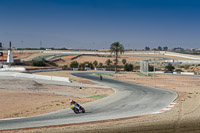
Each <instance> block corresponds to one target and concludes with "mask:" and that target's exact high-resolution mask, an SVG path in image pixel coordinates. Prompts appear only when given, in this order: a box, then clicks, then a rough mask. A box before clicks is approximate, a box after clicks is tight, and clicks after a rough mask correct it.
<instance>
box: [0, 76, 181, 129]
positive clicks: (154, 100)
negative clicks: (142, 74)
mask: <svg viewBox="0 0 200 133" xmlns="http://www.w3.org/2000/svg"><path fill="white" fill-rule="evenodd" d="M73 75H74V76H78V77H82V78H86V79H89V80H92V81H94V82H97V83H100V84H102V85H105V86H108V87H111V88H113V89H114V90H115V91H116V92H115V93H114V94H112V95H111V96H108V97H105V98H103V99H100V100H97V101H94V102H90V103H87V104H84V105H83V107H84V108H85V109H86V113H84V114H83V113H82V114H75V113H74V112H73V111H72V110H71V109H70V108H68V109H64V110H60V111H57V112H53V113H49V114H44V115H39V116H35V117H27V118H17V119H5V120H0V130H6V129H19V128H30V127H42V126H52V125H61V124H72V123H82V122H92V121H99V120H109V119H116V118H124V117H133V116H140V115H145V114H150V113H153V112H157V111H160V110H161V109H163V108H165V107H167V106H168V105H169V104H170V103H171V102H173V101H174V100H175V99H176V98H177V94H176V93H175V92H172V91H166V90H161V89H155V88H151V87H147V86H141V85H136V84H132V83H128V82H123V81H119V80H114V79H111V78H105V77H103V80H100V78H99V76H98V75H96V74H94V73H73ZM49 82H51V81H49ZM57 83H58V84H59V82H57Z"/></svg>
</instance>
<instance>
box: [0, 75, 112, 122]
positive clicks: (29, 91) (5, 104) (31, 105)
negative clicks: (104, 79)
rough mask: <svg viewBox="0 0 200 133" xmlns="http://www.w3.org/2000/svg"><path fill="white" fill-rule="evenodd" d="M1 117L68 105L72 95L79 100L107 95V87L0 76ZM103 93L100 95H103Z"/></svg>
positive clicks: (19, 115) (13, 116)
mask: <svg viewBox="0 0 200 133" xmlns="http://www.w3.org/2000/svg"><path fill="white" fill-rule="evenodd" d="M0 84H1V86H0V107H1V109H0V119H2V118H15V117H27V116H35V115H39V114H44V113H48V112H53V111H56V110H60V109H66V108H69V101H70V100H71V99H73V100H75V101H77V102H78V103H80V104H83V103H86V102H90V101H94V100H97V99H99V98H101V97H105V96H108V95H110V94H112V93H113V92H114V91H113V90H112V89H106V88H88V87H84V88H81V89H80V88H79V87H69V86H60V85H45V84H38V83H37V82H35V81H34V80H30V79H19V78H17V79H16V78H12V79H10V78H9V79H8V78H5V77H4V78H2V77H1V78H0ZM100 96H101V97H100Z"/></svg>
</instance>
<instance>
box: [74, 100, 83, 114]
mask: <svg viewBox="0 0 200 133" xmlns="http://www.w3.org/2000/svg"><path fill="white" fill-rule="evenodd" d="M70 107H71V109H72V110H75V108H76V109H78V110H79V111H80V110H81V112H82V113H85V109H84V108H83V107H82V106H80V105H79V104H78V103H77V102H75V101H74V100H71V101H70Z"/></svg>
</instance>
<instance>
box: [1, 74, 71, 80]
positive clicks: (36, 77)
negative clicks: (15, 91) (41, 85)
mask: <svg viewBox="0 0 200 133" xmlns="http://www.w3.org/2000/svg"><path fill="white" fill-rule="evenodd" d="M0 76H2V77H19V78H30V79H43V80H53V81H64V82H70V80H69V78H66V77H57V76H46V75H34V74H27V73H17V72H0Z"/></svg>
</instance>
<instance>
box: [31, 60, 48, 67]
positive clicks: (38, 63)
mask: <svg viewBox="0 0 200 133" xmlns="http://www.w3.org/2000/svg"><path fill="white" fill-rule="evenodd" d="M33 66H46V63H45V60H41V61H33Z"/></svg>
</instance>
